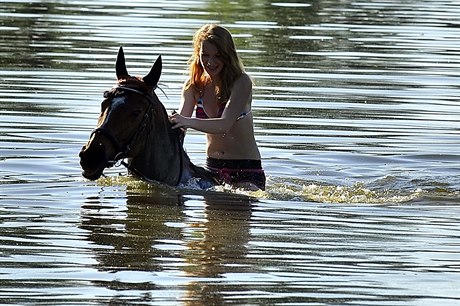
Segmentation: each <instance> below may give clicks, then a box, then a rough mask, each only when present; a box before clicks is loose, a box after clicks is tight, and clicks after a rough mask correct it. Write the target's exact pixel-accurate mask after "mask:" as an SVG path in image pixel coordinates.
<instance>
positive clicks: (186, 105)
mask: <svg viewBox="0 0 460 306" xmlns="http://www.w3.org/2000/svg"><path fill="white" fill-rule="evenodd" d="M188 82H189V81H186V82H185V83H184V85H183V87H182V94H181V101H180V105H179V110H178V112H177V113H179V114H180V115H182V116H184V117H191V116H192V114H193V110H194V109H195V103H196V102H195V94H194V92H193V89H192V88H191V87H189V88H186V87H187V84H188Z"/></svg>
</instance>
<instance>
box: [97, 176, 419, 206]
mask: <svg viewBox="0 0 460 306" xmlns="http://www.w3.org/2000/svg"><path fill="white" fill-rule="evenodd" d="M97 184H98V185H99V186H106V187H107V186H112V187H113V186H124V187H126V190H127V192H129V193H140V194H144V195H147V194H151V193H155V194H165V195H166V194H171V193H178V192H179V193H183V194H186V193H188V192H190V193H193V194H195V193H197V192H198V193H205V192H222V193H233V194H237V195H246V196H249V197H252V198H255V199H260V200H263V199H268V200H275V201H299V202H319V203H350V204H363V203H367V204H390V203H404V202H409V201H412V200H414V199H417V198H419V197H421V196H423V195H424V194H425V192H424V191H423V190H422V189H421V188H416V189H414V190H412V191H408V190H405V191H401V190H396V189H378V190H372V189H370V188H369V187H367V186H366V185H365V184H364V183H363V182H357V183H354V184H353V185H351V186H340V185H327V184H322V183H318V182H309V181H305V180H301V179H280V178H276V179H274V178H269V180H268V181H267V189H266V190H265V191H262V190H258V191H248V190H244V189H240V188H233V187H232V186H229V185H223V186H215V187H212V188H209V189H206V190H203V189H201V188H200V186H199V184H198V183H197V182H196V181H194V180H193V179H192V180H190V181H189V182H188V183H187V184H185V185H180V186H178V187H171V186H167V185H164V184H160V183H155V182H144V181H141V180H138V179H136V178H134V177H132V176H121V175H119V176H108V177H103V178H101V179H99V180H98V181H97Z"/></svg>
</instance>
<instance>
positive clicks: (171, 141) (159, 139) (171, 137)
mask: <svg viewBox="0 0 460 306" xmlns="http://www.w3.org/2000/svg"><path fill="white" fill-rule="evenodd" d="M163 113H164V114H163ZM160 114H161V115H160ZM146 130H147V135H146V137H145V138H144V141H143V144H142V145H141V148H140V150H139V154H137V155H136V156H135V157H132V159H131V161H130V165H131V166H132V167H134V168H136V169H137V170H138V171H139V172H141V173H142V175H143V176H144V178H146V179H149V180H154V181H158V182H163V183H166V184H169V185H176V184H177V182H178V181H179V179H180V178H179V176H180V175H181V169H182V165H181V162H182V160H183V155H182V154H184V153H185V152H183V149H182V146H181V145H180V143H179V139H178V136H177V134H175V133H174V131H173V130H172V129H171V127H170V123H169V121H168V119H167V114H166V111H165V110H162V109H159V110H158V109H157V110H154V114H153V115H152V116H151V122H150V126H149V128H147V129H146Z"/></svg>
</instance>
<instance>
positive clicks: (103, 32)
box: [0, 0, 460, 306]
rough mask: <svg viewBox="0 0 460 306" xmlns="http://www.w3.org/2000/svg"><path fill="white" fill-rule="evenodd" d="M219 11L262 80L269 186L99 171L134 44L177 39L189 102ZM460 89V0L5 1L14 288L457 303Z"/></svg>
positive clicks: (146, 58)
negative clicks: (165, 182)
mask: <svg viewBox="0 0 460 306" xmlns="http://www.w3.org/2000/svg"><path fill="white" fill-rule="evenodd" d="M208 22H218V23H221V24H223V25H224V26H226V27H227V28H228V29H229V30H230V31H231V32H232V33H233V34H234V36H235V41H236V44H237V47H238V49H239V51H240V53H241V56H242V58H243V61H244V63H245V66H246V68H247V71H248V72H249V73H250V74H251V75H252V76H253V77H254V78H255V81H256V86H255V89H254V102H253V111H254V116H255V128H256V139H257V141H258V144H259V146H260V149H261V153H262V156H263V164H264V167H265V170H266V172H267V175H268V182H267V191H266V192H258V193H250V194H247V193H243V192H240V191H230V190H225V189H223V188H218V189H216V190H212V191H208V192H199V191H197V190H194V189H193V188H192V186H185V187H183V188H178V189H171V188H166V187H164V186H158V185H148V184H145V183H142V182H139V181H136V180H134V179H132V178H130V177H127V176H126V171H125V170H124V169H122V168H115V169H111V170H109V171H107V175H108V177H107V178H104V179H101V180H99V181H97V182H88V181H85V180H84V179H82V178H81V176H80V168H79V164H78V156H77V155H78V151H79V149H80V148H81V146H82V145H83V144H84V143H85V142H86V140H87V138H88V136H89V133H90V132H91V130H92V129H93V128H94V126H95V124H96V119H97V116H98V112H99V103H100V101H101V99H102V93H103V92H104V91H105V90H107V89H108V88H110V87H111V86H112V85H113V84H114V81H115V74H114V67H113V66H114V61H115V57H116V52H117V50H118V47H119V46H120V45H123V46H124V48H125V53H126V57H127V64H128V67H129V70H130V72H131V73H132V74H137V75H144V74H146V73H147V71H148V70H149V68H150V66H151V65H152V63H153V61H154V59H155V58H156V57H157V56H158V55H159V54H162V57H163V62H164V70H163V75H162V78H161V82H162V83H163V85H162V88H163V89H164V90H165V92H166V94H167V96H168V99H166V97H164V96H162V95H161V94H160V97H161V98H162V101H163V102H164V104H165V106H166V107H167V109H168V110H169V111H172V110H173V109H176V108H177V106H178V104H179V94H180V88H181V85H182V82H183V81H184V80H185V78H186V73H185V70H186V67H187V60H188V57H189V55H190V52H191V50H192V48H191V38H192V35H193V33H194V32H195V31H196V29H198V28H199V27H200V26H201V25H202V24H204V23H208ZM459 101H460V3H459V2H458V1H456V0H436V1H435V0H431V1H430V0H406V1H393V0H375V1H361V0H357V1H349V0H325V1H315V0H311V1H291V2H271V1H263V0H259V1H258V0H255V1H232V2H228V1H201V2H197V1H131V2H127V1H126V2H125V1H80V0H77V1H64V0H60V1H3V2H2V3H1V4H0V110H1V113H0V303H1V304H10V305H62V304H67V305H71V304H73V305H108V304H110V305H222V304H236V305H430V306H431V305H438V306H439V305H460V272H459V271H460V230H459V221H460V124H459V118H460V106H459ZM204 143H205V139H204V136H203V135H202V134H200V133H194V132H191V133H188V135H187V139H186V148H187V151H188V153H189V155H190V156H191V158H192V160H193V161H194V162H196V163H197V164H200V163H201V164H202V163H203V162H204V158H205V153H204ZM119 173H121V175H119Z"/></svg>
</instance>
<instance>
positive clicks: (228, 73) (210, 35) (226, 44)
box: [186, 24, 244, 103]
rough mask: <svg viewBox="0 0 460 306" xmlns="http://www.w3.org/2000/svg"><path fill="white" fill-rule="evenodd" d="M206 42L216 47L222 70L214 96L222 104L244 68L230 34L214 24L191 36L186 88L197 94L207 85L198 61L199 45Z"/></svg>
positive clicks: (205, 76)
mask: <svg viewBox="0 0 460 306" xmlns="http://www.w3.org/2000/svg"><path fill="white" fill-rule="evenodd" d="M203 41H208V42H210V43H212V44H213V45H215V46H216V47H217V50H218V51H219V53H220V56H221V59H222V61H223V62H224V68H223V69H222V72H221V84H219V86H218V88H217V92H216V95H217V97H219V98H220V99H219V100H220V101H221V102H222V103H225V102H227V100H228V99H229V97H230V93H231V89H232V86H233V83H234V82H235V80H236V79H237V78H238V77H239V76H241V75H242V74H243V73H244V66H243V63H242V62H241V59H240V58H239V56H238V53H237V52H236V48H235V43H234V41H233V37H232V34H231V33H230V32H229V31H228V30H227V29H226V28H224V27H222V26H219V25H216V24H206V25H204V26H202V27H201V28H200V29H199V30H198V31H197V32H196V33H195V35H194V36H193V54H192V56H191V57H190V60H189V65H190V66H189V75H190V78H189V81H188V84H187V87H186V88H189V87H192V88H194V90H195V91H196V92H197V93H199V92H202V91H203V90H204V87H205V86H206V84H208V83H209V81H210V79H209V76H208V75H207V74H206V72H205V70H204V68H203V65H202V63H201V61H200V53H201V44H202V42H203Z"/></svg>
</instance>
